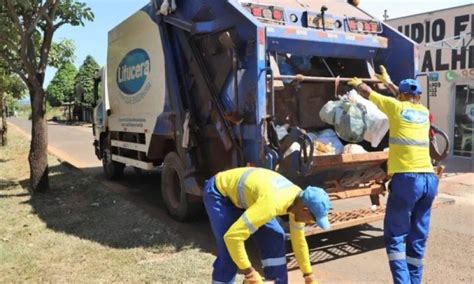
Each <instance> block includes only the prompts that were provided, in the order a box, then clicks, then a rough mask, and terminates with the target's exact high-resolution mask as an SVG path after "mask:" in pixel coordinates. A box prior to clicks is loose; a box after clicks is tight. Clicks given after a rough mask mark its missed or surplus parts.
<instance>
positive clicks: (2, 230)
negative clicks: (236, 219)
mask: <svg viewBox="0 0 474 284" xmlns="http://www.w3.org/2000/svg"><path fill="white" fill-rule="evenodd" d="M9 141H10V143H9V146H7V147H5V148H1V147H0V282H2V283H10V282H23V281H33V282H74V283H76V282H77V283H90V282H94V283H97V282H101V283H108V282H158V283H209V281H210V273H211V270H212V262H213V260H214V256H213V255H211V254H209V253H207V252H203V251H201V250H200V248H198V247H196V246H195V245H194V244H193V243H192V242H189V240H188V241H187V240H185V239H184V238H182V236H180V235H178V234H177V233H176V232H174V231H173V230H172V229H170V228H167V227H165V226H164V225H163V224H162V223H161V222H160V220H158V219H157V218H153V217H150V216H149V215H147V214H146V213H144V212H143V211H142V210H141V209H140V208H137V207H136V206H135V205H133V204H132V203H130V202H128V201H127V200H126V199H124V198H123V197H122V196H121V195H119V194H118V193H112V192H110V191H107V190H106V189H104V187H103V185H102V184H101V183H99V182H98V181H97V180H95V179H94V178H91V177H89V176H86V175H85V174H83V173H82V172H80V171H78V170H76V169H73V168H70V167H68V166H66V165H63V164H61V163H60V162H59V161H58V160H57V159H56V158H54V157H52V156H50V158H49V165H50V183H51V191H50V192H49V193H46V194H35V195H30V194H29V192H28V191H27V190H26V187H27V184H28V176H29V172H28V164H27V155H28V148H29V142H28V141H27V140H25V139H24V138H23V137H22V136H20V135H19V134H18V133H16V132H15V130H14V129H12V128H10V130H9ZM13 141H14V142H13Z"/></svg>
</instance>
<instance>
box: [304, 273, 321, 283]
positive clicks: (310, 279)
mask: <svg viewBox="0 0 474 284" xmlns="http://www.w3.org/2000/svg"><path fill="white" fill-rule="evenodd" d="M304 284H318V281H316V277H314V275H313V274H310V275H306V276H304Z"/></svg>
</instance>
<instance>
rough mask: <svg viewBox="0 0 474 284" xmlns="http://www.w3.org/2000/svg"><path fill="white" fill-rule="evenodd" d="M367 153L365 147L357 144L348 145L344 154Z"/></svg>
mask: <svg viewBox="0 0 474 284" xmlns="http://www.w3.org/2000/svg"><path fill="white" fill-rule="evenodd" d="M363 153H367V151H366V150H365V149H364V147H362V146H360V145H357V144H347V145H346V146H344V154H363Z"/></svg>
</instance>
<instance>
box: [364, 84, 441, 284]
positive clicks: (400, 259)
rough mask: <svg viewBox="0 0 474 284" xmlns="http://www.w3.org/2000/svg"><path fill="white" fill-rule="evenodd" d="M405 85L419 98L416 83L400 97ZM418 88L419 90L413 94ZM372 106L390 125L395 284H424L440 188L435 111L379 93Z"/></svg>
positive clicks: (388, 242) (389, 239)
mask: <svg viewBox="0 0 474 284" xmlns="http://www.w3.org/2000/svg"><path fill="white" fill-rule="evenodd" d="M402 84H404V85H403V89H406V90H407V92H409V93H412V95H419V91H418V89H419V86H418V85H417V83H416V81H414V80H410V79H408V80H404V81H402V83H401V84H400V91H402ZM412 86H415V87H416V89H415V88H411V89H410V87H412ZM414 89H415V90H416V91H413V92H411V90H414ZM402 92H403V91H402ZM369 100H370V101H372V102H373V103H374V104H375V105H377V107H378V108H379V109H380V110H381V111H382V112H384V113H385V114H386V115H387V117H388V119H389V124H390V133H389V157H388V173H389V175H392V176H393V177H392V181H391V184H390V194H389V196H388V200H387V208H386V214H385V220H384V241H385V247H386V250H387V254H388V259H389V264H390V269H391V271H392V277H393V281H394V283H412V284H417V283H421V279H422V273H423V255H424V251H425V246H426V240H427V238H428V231H429V222H430V214H431V206H432V203H433V200H434V198H435V197H436V194H437V188H438V178H437V177H436V176H435V175H434V170H433V166H432V164H431V158H430V154H429V130H430V122H429V111H428V109H426V108H425V107H424V106H423V105H421V104H413V103H411V102H407V101H404V102H402V101H398V100H396V99H394V98H390V97H386V96H383V95H381V94H378V93H376V92H374V91H372V92H370V95H369Z"/></svg>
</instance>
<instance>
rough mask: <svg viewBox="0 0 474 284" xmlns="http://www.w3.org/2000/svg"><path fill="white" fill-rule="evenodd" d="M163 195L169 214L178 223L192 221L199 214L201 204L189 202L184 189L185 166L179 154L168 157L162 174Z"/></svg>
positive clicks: (172, 153)
mask: <svg viewBox="0 0 474 284" xmlns="http://www.w3.org/2000/svg"><path fill="white" fill-rule="evenodd" d="M161 195H162V197H163V201H164V203H165V205H166V209H167V211H168V214H170V215H171V217H173V218H174V219H176V220H178V221H190V220H191V219H194V218H196V217H197V216H198V215H199V214H198V213H199V210H200V209H201V206H200V204H199V203H197V202H196V203H194V202H189V201H188V196H187V194H186V190H185V187H184V165H183V163H182V162H181V159H180V158H179V156H178V154H176V153H175V152H171V153H169V154H168V155H166V157H165V160H164V162H163V170H162V172H161Z"/></svg>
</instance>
